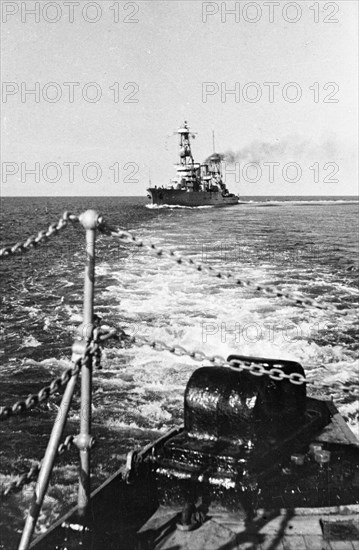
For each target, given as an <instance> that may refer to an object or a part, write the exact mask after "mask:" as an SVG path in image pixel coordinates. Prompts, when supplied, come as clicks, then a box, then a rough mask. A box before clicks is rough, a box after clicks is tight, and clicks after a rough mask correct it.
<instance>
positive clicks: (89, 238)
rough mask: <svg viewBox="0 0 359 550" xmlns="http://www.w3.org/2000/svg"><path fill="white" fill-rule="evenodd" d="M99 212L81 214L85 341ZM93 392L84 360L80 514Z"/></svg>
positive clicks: (86, 486) (86, 493)
mask: <svg viewBox="0 0 359 550" xmlns="http://www.w3.org/2000/svg"><path fill="white" fill-rule="evenodd" d="M97 222H98V214H97V212H95V211H94V210H87V211H86V212H84V214H81V216H80V223H81V224H82V225H83V227H84V228H85V229H86V267H85V284H84V311H83V326H82V335H81V336H82V340H83V342H88V341H89V339H90V338H91V336H92V332H93V303H94V287H95V240H96V227H97ZM91 393H92V360H91V358H90V359H88V360H87V361H84V362H83V365H82V370H81V409H80V434H79V435H78V436H77V437H76V439H75V444H76V445H77V447H78V449H79V451H80V475H79V490H78V509H79V515H80V516H83V515H85V513H86V510H87V506H88V502H89V499H90V491H91V487H90V448H91V443H92V438H91Z"/></svg>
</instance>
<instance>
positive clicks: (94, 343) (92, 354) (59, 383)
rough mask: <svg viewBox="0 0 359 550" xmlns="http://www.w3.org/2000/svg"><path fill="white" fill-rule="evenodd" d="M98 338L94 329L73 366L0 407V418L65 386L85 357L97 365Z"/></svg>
mask: <svg viewBox="0 0 359 550" xmlns="http://www.w3.org/2000/svg"><path fill="white" fill-rule="evenodd" d="M99 338H100V335H99V331H98V330H96V329H95V330H94V331H93V335H92V337H91V340H90V341H89V342H88V344H87V345H86V347H85V349H84V352H83V353H82V354H76V356H75V357H74V359H73V362H74V366H73V367H70V368H68V369H67V370H66V371H64V372H63V373H62V375H61V376H59V377H58V378H55V379H54V380H53V381H52V382H51V384H49V385H48V386H44V387H43V388H41V390H40V391H39V392H37V393H32V394H30V395H29V396H28V397H27V398H26V399H25V400H23V401H17V402H16V403H14V405H12V406H10V405H9V406H5V407H0V420H5V419H7V418H10V417H11V416H14V415H17V414H20V413H22V412H25V411H28V410H30V409H33V408H34V407H36V405H38V404H39V403H43V402H44V401H47V400H48V399H49V398H50V397H51V396H52V395H54V394H55V393H57V392H58V391H60V390H61V389H62V388H63V387H64V386H66V385H67V384H68V382H69V380H70V378H72V376H76V375H77V374H78V373H79V372H80V370H81V366H82V364H83V362H84V361H86V360H87V359H91V360H92V359H93V360H94V364H95V366H98V363H99V359H100V353H101V349H100V346H99Z"/></svg>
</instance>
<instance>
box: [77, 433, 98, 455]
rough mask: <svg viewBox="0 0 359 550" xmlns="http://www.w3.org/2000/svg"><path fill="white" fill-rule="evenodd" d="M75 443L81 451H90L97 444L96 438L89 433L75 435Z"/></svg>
mask: <svg viewBox="0 0 359 550" xmlns="http://www.w3.org/2000/svg"><path fill="white" fill-rule="evenodd" d="M73 442H74V445H76V447H77V448H78V450H79V451H88V450H89V449H91V447H93V446H94V444H95V438H94V437H92V436H91V435H87V434H78V435H77V436H76V437H74V441H73Z"/></svg>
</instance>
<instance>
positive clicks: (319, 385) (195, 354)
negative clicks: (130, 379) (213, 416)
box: [118, 331, 359, 399]
mask: <svg viewBox="0 0 359 550" xmlns="http://www.w3.org/2000/svg"><path fill="white" fill-rule="evenodd" d="M121 332H122V331H121ZM122 334H123V335H121V336H120V337H118V338H119V339H120V341H121V342H128V341H129V340H130V341H131V342H132V343H134V344H136V345H137V346H140V347H143V346H149V347H151V348H153V349H155V350H157V351H168V352H169V353H172V354H173V355H177V356H179V357H181V356H186V357H190V358H191V359H193V360H194V361H197V362H202V361H209V362H210V363H212V364H213V365H214V366H216V367H226V368H229V369H232V370H235V371H237V372H238V371H239V372H241V371H247V372H249V373H250V374H252V375H253V376H264V375H266V376H269V378H271V379H272V380H276V381H279V380H289V382H290V383H291V384H294V385H296V386H300V385H302V384H306V385H307V386H311V387H313V388H316V389H317V390H318V389H326V390H327V391H329V390H330V391H331V392H333V393H336V392H337V391H338V390H341V391H342V392H344V393H346V394H348V395H350V396H351V397H353V398H355V399H358V398H359V383H358V384H348V385H345V384H343V383H342V382H333V383H331V384H330V383H327V382H318V381H315V380H310V381H309V380H307V379H306V378H305V376H303V375H302V374H300V373H296V372H293V373H291V374H286V373H285V372H283V370H282V369H281V368H278V367H273V368H271V369H268V368H265V365H266V366H267V367H269V364H268V363H263V366H262V365H258V363H252V362H251V361H243V360H239V359H233V360H232V361H226V360H225V359H224V357H222V356H221V355H207V354H205V353H204V352H203V351H200V350H193V351H190V350H187V349H186V348H184V347H183V346H178V345H167V344H166V343H165V342H162V341H160V340H148V339H147V338H145V337H142V336H133V337H130V336H128V335H126V334H125V333H123V332H122Z"/></svg>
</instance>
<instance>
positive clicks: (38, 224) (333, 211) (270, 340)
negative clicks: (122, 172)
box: [0, 197, 359, 548]
mask: <svg viewBox="0 0 359 550" xmlns="http://www.w3.org/2000/svg"><path fill="white" fill-rule="evenodd" d="M243 201H244V202H243V204H239V205H236V206H233V207H228V208H223V209H222V208H220V209H216V208H153V207H152V208H147V207H146V200H145V199H143V198H139V197H126V198H123V197H122V198H121V197H107V198H106V197H105V198H104V197H102V198H90V197H89V198H83V197H76V198H74V197H71V198H65V197H61V198H56V197H52V198H7V199H4V200H3V204H2V245H3V246H4V245H9V244H14V243H15V242H17V241H18V240H20V241H24V240H25V239H26V238H27V237H28V236H30V235H32V234H34V233H36V232H37V231H39V230H41V229H45V228H46V227H47V226H48V225H49V224H50V223H53V222H56V221H57V220H58V219H59V217H60V216H61V214H62V212H63V211H64V210H69V211H71V212H73V213H76V214H79V213H81V212H83V211H84V210H86V209H87V208H95V209H96V210H97V211H98V212H99V213H100V214H101V215H103V217H104V218H105V220H107V221H108V222H109V223H111V225H117V226H120V227H122V228H124V229H126V230H130V231H132V232H133V233H134V234H135V235H136V236H138V237H140V238H144V239H147V240H150V241H151V242H153V243H155V244H156V245H158V246H160V247H163V248H164V249H166V250H170V249H173V250H176V251H177V252H178V253H180V254H181V255H183V256H184V257H186V258H192V259H194V260H196V261H199V262H202V263H204V264H205V265H208V266H209V265H210V266H213V267H215V268H216V269H217V270H219V271H222V272H224V273H225V272H228V271H229V272H232V273H234V274H236V275H237V276H238V278H244V279H248V280H250V281H252V282H253V283H258V284H265V285H269V286H271V287H272V288H273V289H277V290H285V291H287V292H294V293H296V294H302V295H303V296H306V297H310V298H316V299H318V301H319V302H320V303H321V304H330V305H334V306H336V307H337V308H338V309H339V310H340V312H341V313H332V312H328V311H320V310H317V309H313V308H309V307H305V308H299V307H295V306H293V305H292V304H290V303H288V302H286V301H285V300H283V299H280V298H274V297H271V296H269V295H265V294H262V293H260V292H257V291H253V290H252V289H249V288H242V287H239V286H236V284H235V283H234V281H233V280H232V281H231V280H226V279H222V280H221V279H216V278H213V277H210V276H208V275H206V274H205V273H203V272H197V271H194V270H191V269H189V268H188V267H185V266H180V265H178V264H176V263H174V262H173V261H172V260H170V259H169V258H162V259H158V258H156V257H155V256H153V255H151V254H150V253H149V252H148V251H147V250H145V249H142V248H137V247H135V246H133V245H131V244H123V243H121V242H119V241H117V240H116V239H112V238H109V237H107V236H104V235H99V237H98V246H97V260H96V264H97V266H96V298H95V311H96V313H97V314H98V315H99V316H100V317H101V323H102V324H103V325H107V326H109V327H118V328H121V329H123V330H125V332H127V334H129V335H130V336H136V335H138V336H141V335H143V336H146V337H147V338H149V339H156V340H161V341H164V342H166V343H168V344H172V343H176V344H179V345H181V346H184V347H186V348H188V349H190V350H193V349H197V350H201V351H203V352H205V353H208V354H219V355H222V356H223V357H226V356H227V355H229V354H230V353H235V352H236V353H241V354H248V355H254V356H262V357H269V358H281V359H293V360H296V361H299V362H300V363H301V364H302V365H303V366H304V368H305V370H306V374H307V377H308V379H310V380H317V381H319V382H322V383H323V382H325V383H334V382H338V381H339V382H342V383H343V384H344V385H346V384H351V383H354V382H356V381H357V379H358V348H359V345H358V338H357V316H356V315H357V305H358V274H359V254H358V233H359V216H358V213H359V212H358V210H359V203H358V200H357V199H355V198H350V197H320V198H319V197H317V198H315V197H290V198H289V197H265V198H257V197H246V198H244V199H243ZM85 256H86V247H85V240H84V230H83V229H82V227H81V226H79V225H75V226H72V225H70V226H69V227H68V228H67V229H65V230H64V231H62V232H61V233H60V234H59V235H57V236H54V237H53V238H51V239H50V240H49V242H48V243H47V244H44V245H40V246H39V247H38V248H37V249H36V250H32V251H30V252H28V253H26V254H21V255H17V256H13V257H11V258H7V259H4V260H3V261H2V265H1V275H2V277H1V290H2V293H1V301H2V318H1V342H2V368H1V370H0V384H1V386H0V387H1V405H8V404H12V403H14V402H15V401H16V400H18V399H23V398H24V397H26V396H27V395H28V394H29V393H32V392H37V391H38V390H39V389H40V388H41V387H42V386H44V385H46V384H48V383H49V382H50V381H51V380H52V379H53V378H54V377H57V376H60V375H61V373H62V372H63V371H64V370H65V369H67V368H68V367H69V366H71V363H70V358H71V345H72V342H73V338H74V336H75V335H76V328H77V327H78V325H79V324H80V323H81V320H82V293H83V282H84V281H83V279H84V276H83V271H84V262H85ZM198 366H200V364H198V363H195V362H194V361H193V360H191V359H190V358H188V357H177V356H174V355H171V354H170V353H168V352H159V351H155V350H153V349H151V348H149V347H139V346H136V345H131V346H129V347H126V348H125V349H120V348H119V347H118V345H117V344H116V343H115V342H109V343H108V346H106V349H105V350H104V352H103V356H102V369H101V370H95V371H94V396H93V407H92V408H93V427H92V431H93V435H94V436H95V437H96V442H97V443H96V446H95V448H94V449H93V452H92V466H93V468H92V473H93V475H92V486H93V487H95V486H97V485H99V483H101V482H102V481H104V480H105V479H106V477H107V476H108V475H109V474H111V473H113V472H114V471H115V470H116V469H117V468H118V467H119V466H120V465H121V464H122V463H123V462H124V459H125V453H126V452H127V451H128V450H130V449H131V448H133V447H138V446H142V445H143V444H145V443H148V442H149V441H151V440H153V439H154V438H155V437H157V436H158V435H159V434H161V433H163V432H164V431H165V430H168V429H169V428H171V427H174V426H179V425H181V422H182V414H183V391H184V388H185V385H186V383H187V380H188V378H189V376H190V375H191V373H192V372H193V370H194V369H195V368H197V367H198ZM308 391H310V392H311V394H312V390H310V389H309V388H308ZM316 395H319V396H320V397H322V398H330V397H333V399H334V402H335V404H336V405H337V407H338V408H339V410H340V412H341V413H342V414H343V416H344V417H345V418H346V420H347V421H348V423H349V424H350V426H351V428H352V429H353V431H354V432H355V433H356V434H357V435H358V425H359V423H358V416H357V415H358V408H359V407H358V403H357V402H356V401H355V400H353V398H350V396H348V395H346V394H345V393H343V392H341V391H338V390H336V391H334V392H333V391H331V390H329V389H326V388H324V389H322V390H319V391H318V392H316ZM60 399H61V395H56V396H54V397H53V398H51V400H50V401H49V402H48V403H45V404H42V405H41V406H40V407H38V408H36V409H33V410H32V411H30V412H29V413H28V414H23V415H20V416H17V417H14V418H12V419H10V420H7V421H4V422H2V423H1V441H2V444H1V481H2V483H4V484H5V485H6V484H7V483H8V482H9V481H11V480H12V479H14V476H16V475H18V474H21V473H23V472H26V471H27V470H28V469H29V468H30V467H31V465H32V464H33V463H34V461H36V460H40V459H41V458H42V456H43V454H44V451H45V448H46V444H47V440H48V435H49V433H50V430H51V426H52V422H53V421H54V418H55V416H56V412H57V410H58V406H59V404H60ZM78 431H79V395H78V392H77V394H76V396H75V398H74V405H73V407H72V409H71V412H70V416H69V421H68V425H67V427H66V434H76V433H78ZM77 464H78V460H77V451H76V450H75V449H73V450H72V451H70V452H69V453H65V454H64V455H63V456H62V457H60V458H59V459H58V461H57V462H56V466H55V469H54V473H53V477H52V481H51V485H50V488H49V491H48V495H47V497H46V499H45V503H44V507H43V511H42V513H41V517H40V521H39V524H38V530H44V529H45V528H46V526H48V525H49V523H51V521H53V520H54V518H55V517H57V515H58V514H59V513H60V512H61V511H63V510H64V509H66V507H68V505H69V504H70V503H71V502H72V501H73V500H75V498H76V490H77V489H76V483H77V475H78V470H77V468H78V466H77ZM32 491H33V485H30V486H28V487H25V488H24V489H23V490H22V491H21V492H19V493H17V494H15V495H13V496H10V497H8V498H7V499H5V500H4V502H3V504H2V513H1V522H2V528H1V532H2V537H3V539H2V547H3V548H8V547H9V544H11V543H10V542H9V541H10V539H11V538H12V535H11V533H12V534H14V533H16V532H19V530H20V529H21V527H22V524H23V520H24V517H25V515H26V511H27V508H28V506H29V503H30V501H31V496H32Z"/></svg>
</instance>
